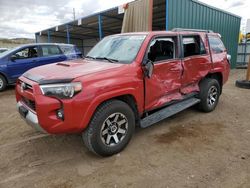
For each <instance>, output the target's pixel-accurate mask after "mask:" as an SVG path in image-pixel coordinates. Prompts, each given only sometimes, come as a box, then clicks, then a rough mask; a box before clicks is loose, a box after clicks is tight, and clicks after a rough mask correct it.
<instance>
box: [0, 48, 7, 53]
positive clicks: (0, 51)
mask: <svg viewBox="0 0 250 188" xmlns="http://www.w3.org/2000/svg"><path fill="white" fill-rule="evenodd" d="M7 50H8V48H0V54H1V53H3V52H5V51H7Z"/></svg>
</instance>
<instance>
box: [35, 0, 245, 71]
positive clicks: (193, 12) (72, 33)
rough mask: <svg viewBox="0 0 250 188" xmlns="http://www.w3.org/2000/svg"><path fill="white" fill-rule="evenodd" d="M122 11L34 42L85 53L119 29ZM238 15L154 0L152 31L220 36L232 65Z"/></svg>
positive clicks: (183, 0)
mask: <svg viewBox="0 0 250 188" xmlns="http://www.w3.org/2000/svg"><path fill="white" fill-rule="evenodd" d="M123 16H124V13H121V12H120V11H119V7H115V8H112V9H109V10H106V11H103V12H99V13H96V14H92V15H89V16H86V17H83V18H80V19H78V20H75V21H71V22H69V23H65V24H62V25H59V26H55V27H53V28H49V29H46V30H43V31H40V32H37V33H36V34H35V36H36V42H58V43H60V42H62V43H71V44H75V45H77V46H78V48H79V49H80V50H82V52H83V53H84V54H86V53H87V52H88V51H89V50H90V49H91V48H92V47H93V46H94V45H95V44H96V43H97V42H98V41H99V40H100V39H102V38H103V37H104V36H107V35H111V34H116V33H120V32H121V28H122V21H123ZM240 22H241V18H240V17H239V16H237V15H234V14H231V13H229V12H226V11H223V10H220V9H217V8H215V7H212V6H209V5H206V4H204V3H202V2H200V1H197V0H153V30H171V29H173V28H193V29H206V30H213V31H214V32H218V33H220V34H221V35H222V40H223V41H224V43H225V45H226V48H227V49H228V51H229V53H230V54H231V55H232V68H235V64H236V58H237V46H238V38H239V31H240Z"/></svg>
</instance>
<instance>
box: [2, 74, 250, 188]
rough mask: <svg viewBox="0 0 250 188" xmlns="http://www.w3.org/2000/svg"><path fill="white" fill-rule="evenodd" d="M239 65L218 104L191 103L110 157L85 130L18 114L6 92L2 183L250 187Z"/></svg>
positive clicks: (246, 93) (249, 128)
mask: <svg viewBox="0 0 250 188" xmlns="http://www.w3.org/2000/svg"><path fill="white" fill-rule="evenodd" d="M244 75H245V71H243V70H234V71H232V73H231V77H230V81H229V82H228V83H227V84H226V86H225V88H224V91H223V94H222V96H221V100H220V103H219V105H218V107H217V109H216V110H215V111H214V112H212V113H209V114H205V113H201V112H198V111H197V110H195V109H188V110H186V111H184V112H182V113H180V114H178V115H175V116H174V117H172V118H170V119H167V120H165V121H163V122H161V123H158V124H157V125H155V126H152V127H149V128H147V129H138V130H137V131H136V134H135V135H134V137H133V139H132V141H131V142H130V144H129V145H128V147H127V148H126V149H125V150H124V151H123V152H122V153H120V154H118V155H115V156H113V157H109V158H100V157H96V156H95V155H92V154H91V153H89V152H88V151H87V149H86V148H85V147H84V145H83V143H82V140H81V136H80V135H62V136H48V135H41V134H40V133H37V132H35V131H34V130H33V129H31V127H29V126H27V125H26V124H25V123H24V122H23V121H22V120H21V119H20V118H19V116H18V114H17V112H16V109H15V97H14V89H13V88H10V89H9V90H8V91H6V92H4V93H1V94H0V101H1V104H0V105H1V108H0V115H1V119H0V187H10V188H13V187H25V188H27V187H53V188H57V187H58V188H61V187H62V188H70V187H169V188H172V187H174V188H175V187H178V188H179V187H201V188H203V187H216V188H217V187H225V188H241V187H242V188H249V187H250V90H244V89H238V88H236V87H235V86H234V82H235V80H236V79H237V78H242V77H244Z"/></svg>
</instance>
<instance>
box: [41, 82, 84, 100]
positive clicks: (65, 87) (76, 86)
mask: <svg viewBox="0 0 250 188" xmlns="http://www.w3.org/2000/svg"><path fill="white" fill-rule="evenodd" d="M40 88H41V90H42V93H43V95H45V96H49V97H56V98H60V99H70V98H72V97H73V96H75V95H76V94H77V93H79V92H80V91H81V90H82V84H81V83H80V82H73V83H66V84H48V85H41V86H40Z"/></svg>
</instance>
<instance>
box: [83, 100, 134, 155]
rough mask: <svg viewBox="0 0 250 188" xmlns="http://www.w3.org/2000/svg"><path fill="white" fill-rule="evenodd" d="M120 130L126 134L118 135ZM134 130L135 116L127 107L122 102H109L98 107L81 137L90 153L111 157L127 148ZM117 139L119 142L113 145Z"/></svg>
mask: <svg viewBox="0 0 250 188" xmlns="http://www.w3.org/2000/svg"><path fill="white" fill-rule="evenodd" d="M113 118H114V119H113ZM116 118H117V120H116ZM112 119H113V120H112ZM115 120H116V121H115ZM124 121H125V123H123V124H122V125H119V124H121V122H124ZM122 126H123V127H122ZM105 127H106V128H105ZM115 127H116V128H117V129H116V131H115ZM121 130H122V132H124V131H125V132H126V133H124V134H122V133H120V131H121ZM134 130H135V115H134V112H133V110H132V109H131V108H130V107H129V105H128V104H126V103H125V102H123V101H119V100H110V101H108V102H105V103H103V104H102V105H101V106H99V107H98V109H97V110H96V112H95V114H94V115H93V117H92V120H91V121H90V124H89V126H88V128H87V129H86V130H85V131H84V132H83V134H82V137H83V141H84V143H85V145H86V147H87V148H88V149H89V150H90V151H92V152H94V153H95V154H97V155H100V156H111V155H114V154H116V153H119V152H120V151H122V150H123V149H124V148H125V147H126V146H127V144H128V143H129V141H130V139H131V137H132V135H133V133H134ZM105 131H106V132H107V131H108V132H107V133H106V132H105ZM115 132H116V133H115ZM115 135H116V136H115ZM108 137H109V139H108ZM115 137H116V139H115ZM117 139H118V140H119V142H118V143H115V142H116V141H117ZM115 140H116V141H115ZM104 142H105V143H104Z"/></svg>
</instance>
